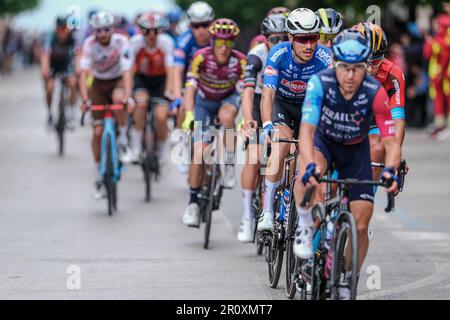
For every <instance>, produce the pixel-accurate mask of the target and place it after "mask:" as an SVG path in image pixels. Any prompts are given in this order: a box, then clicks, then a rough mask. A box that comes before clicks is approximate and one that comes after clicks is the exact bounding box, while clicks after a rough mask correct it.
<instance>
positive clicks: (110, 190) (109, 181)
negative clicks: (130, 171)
mask: <svg viewBox="0 0 450 320" xmlns="http://www.w3.org/2000/svg"><path fill="white" fill-rule="evenodd" d="M113 184H114V168H113V161H112V151H111V137H110V136H109V135H108V136H107V137H106V173H105V186H106V193H107V196H106V198H107V207H108V215H109V216H112V215H113V213H114V186H113Z"/></svg>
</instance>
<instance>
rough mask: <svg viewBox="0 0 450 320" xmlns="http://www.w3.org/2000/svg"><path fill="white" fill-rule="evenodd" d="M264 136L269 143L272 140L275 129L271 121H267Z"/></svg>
mask: <svg viewBox="0 0 450 320" xmlns="http://www.w3.org/2000/svg"><path fill="white" fill-rule="evenodd" d="M263 129H264V130H263V137H264V138H265V139H266V142H267V143H271V142H272V131H273V123H272V122H271V121H267V122H265V123H264V126H263Z"/></svg>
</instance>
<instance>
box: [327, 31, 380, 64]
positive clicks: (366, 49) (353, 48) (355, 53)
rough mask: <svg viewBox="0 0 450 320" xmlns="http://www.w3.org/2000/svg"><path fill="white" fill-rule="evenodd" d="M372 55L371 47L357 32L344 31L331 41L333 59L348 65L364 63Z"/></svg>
mask: <svg viewBox="0 0 450 320" xmlns="http://www.w3.org/2000/svg"><path fill="white" fill-rule="evenodd" d="M371 53H372V49H371V46H370V44H369V42H368V40H367V39H365V38H364V37H363V36H362V35H361V34H360V33H359V32H358V31H356V30H351V29H346V30H344V31H342V32H341V33H339V34H338V35H337V36H336V38H334V41H333V54H334V58H335V59H336V60H338V61H343V62H348V63H358V62H366V61H367V59H368V58H369V57H370V55H371Z"/></svg>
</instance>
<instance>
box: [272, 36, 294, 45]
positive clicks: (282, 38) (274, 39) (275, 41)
mask: <svg viewBox="0 0 450 320" xmlns="http://www.w3.org/2000/svg"><path fill="white" fill-rule="evenodd" d="M288 40H289V38H288V36H287V35H284V36H268V37H267V41H269V42H270V43H271V44H278V43H280V42H285V41H288Z"/></svg>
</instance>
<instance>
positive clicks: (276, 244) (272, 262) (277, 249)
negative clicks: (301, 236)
mask: <svg viewBox="0 0 450 320" xmlns="http://www.w3.org/2000/svg"><path fill="white" fill-rule="evenodd" d="M281 190H282V189H281ZM279 192H280V189H279V190H277V192H276V193H275V194H277V195H278V194H279ZM274 208H275V216H277V215H278V212H279V210H280V197H279V196H278V197H277V198H276V200H275V203H274ZM284 240H285V234H284V226H283V224H282V223H280V222H279V221H275V226H274V232H273V233H272V237H271V241H270V243H269V246H268V248H267V250H269V254H268V257H269V259H268V261H267V267H268V271H269V284H270V287H271V288H272V289H276V287H277V286H278V281H279V280H280V275H281V270H282V267H283V258H284Z"/></svg>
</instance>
